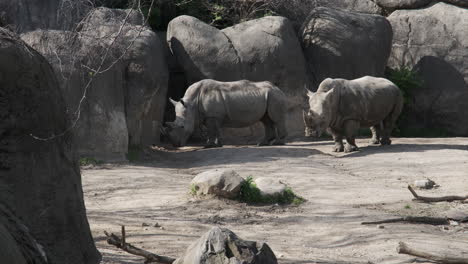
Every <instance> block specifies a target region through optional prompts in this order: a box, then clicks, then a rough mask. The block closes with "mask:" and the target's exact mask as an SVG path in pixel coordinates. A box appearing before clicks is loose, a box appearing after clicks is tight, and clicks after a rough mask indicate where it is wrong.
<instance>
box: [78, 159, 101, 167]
mask: <svg viewBox="0 0 468 264" xmlns="http://www.w3.org/2000/svg"><path fill="white" fill-rule="evenodd" d="M99 164H102V161H101V160H97V159H95V158H92V157H82V158H80V166H89V165H99Z"/></svg>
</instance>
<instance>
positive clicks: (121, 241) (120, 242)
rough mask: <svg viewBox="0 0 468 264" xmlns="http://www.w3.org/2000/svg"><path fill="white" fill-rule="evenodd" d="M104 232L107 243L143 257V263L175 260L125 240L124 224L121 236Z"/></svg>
mask: <svg viewBox="0 0 468 264" xmlns="http://www.w3.org/2000/svg"><path fill="white" fill-rule="evenodd" d="M104 234H105V235H106V236H107V243H108V244H109V245H114V246H116V247H117V248H120V249H122V250H123V251H125V252H127V253H130V254H132V255H137V256H141V257H144V258H145V263H160V264H172V263H173V262H174V261H175V259H174V258H171V257H166V256H160V255H156V254H154V253H151V252H149V251H146V250H143V249H140V248H137V247H135V246H133V245H131V244H128V243H127V242H125V226H122V238H120V237H119V236H117V235H115V234H114V233H111V234H109V233H107V232H106V231H104Z"/></svg>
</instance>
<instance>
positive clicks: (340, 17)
mask: <svg viewBox="0 0 468 264" xmlns="http://www.w3.org/2000/svg"><path fill="white" fill-rule="evenodd" d="M301 41H302V46H303V48H304V53H305V56H306V59H307V62H308V65H309V69H310V70H311V74H312V75H313V84H314V85H313V86H314V90H315V89H316V88H317V87H318V84H319V83H320V82H321V81H323V80H324V79H325V78H344V79H355V78H359V77H362V76H365V75H370V76H383V74H384V71H385V66H386V65H387V59H388V56H389V55H390V49H391V44H392V28H391V26H390V23H389V22H388V21H387V19H385V17H383V16H379V15H369V14H361V13H355V12H346V11H341V10H335V9H330V8H324V7H320V8H316V9H314V10H313V11H312V12H311V13H310V15H309V17H308V18H307V20H306V21H305V22H304V25H303V27H302V30H301Z"/></svg>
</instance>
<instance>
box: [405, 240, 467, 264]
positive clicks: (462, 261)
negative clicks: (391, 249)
mask: <svg viewBox="0 0 468 264" xmlns="http://www.w3.org/2000/svg"><path fill="white" fill-rule="evenodd" d="M397 252H398V253H399V254H407V255H411V256H415V257H420V258H425V259H429V260H433V261H435V262H437V263H443V264H468V258H463V257H458V256H438V255H435V254H433V253H429V252H423V251H419V250H416V249H413V248H410V247H408V245H406V244H405V243H403V242H400V243H398V247H397Z"/></svg>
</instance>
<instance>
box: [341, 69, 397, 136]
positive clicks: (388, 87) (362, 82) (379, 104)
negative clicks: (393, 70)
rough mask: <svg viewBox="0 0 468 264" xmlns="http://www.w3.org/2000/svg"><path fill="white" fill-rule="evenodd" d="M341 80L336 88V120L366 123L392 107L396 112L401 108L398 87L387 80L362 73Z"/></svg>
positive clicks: (383, 117) (388, 112) (389, 111)
mask: <svg viewBox="0 0 468 264" xmlns="http://www.w3.org/2000/svg"><path fill="white" fill-rule="evenodd" d="M341 81H342V82H343V85H341V89H340V91H336V92H339V99H338V101H337V102H338V111H337V113H336V114H337V115H338V117H337V118H336V120H340V121H341V122H343V121H346V120H358V121H359V122H360V124H361V126H363V127H368V126H373V125H376V124H378V123H379V122H381V121H382V120H384V119H385V118H386V117H387V116H389V115H390V114H392V113H394V112H395V110H396V111H397V112H398V114H399V112H400V111H401V107H402V104H403V97H402V95H401V91H400V89H399V88H398V87H397V86H396V85H395V84H393V83H392V82H390V81H389V80H387V79H384V78H376V77H370V76H366V77H362V78H359V79H355V80H349V81H348V80H341ZM341 122H340V123H341Z"/></svg>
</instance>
